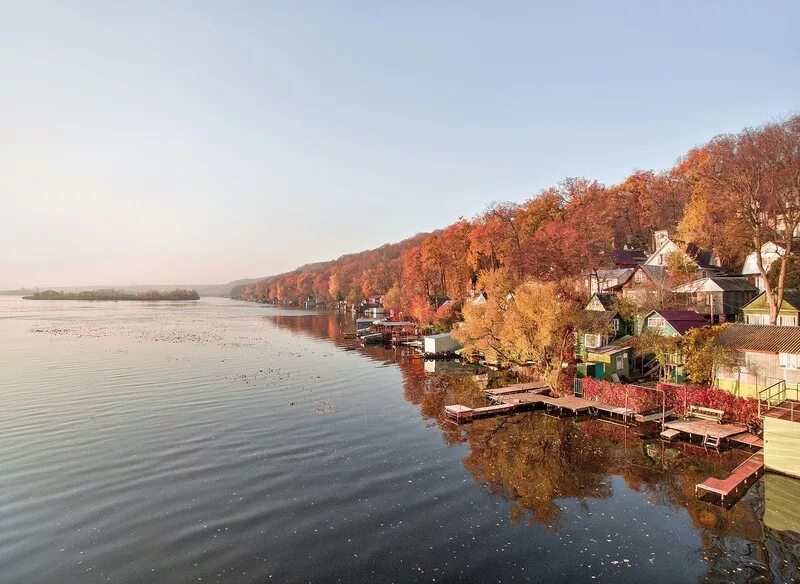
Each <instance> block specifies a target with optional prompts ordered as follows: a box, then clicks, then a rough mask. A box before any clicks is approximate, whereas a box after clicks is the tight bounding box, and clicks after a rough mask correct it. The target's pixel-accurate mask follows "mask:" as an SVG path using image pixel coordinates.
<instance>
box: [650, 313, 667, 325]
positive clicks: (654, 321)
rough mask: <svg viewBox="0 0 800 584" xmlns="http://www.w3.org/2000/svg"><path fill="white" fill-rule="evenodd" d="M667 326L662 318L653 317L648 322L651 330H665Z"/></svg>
mask: <svg viewBox="0 0 800 584" xmlns="http://www.w3.org/2000/svg"><path fill="white" fill-rule="evenodd" d="M665 324H666V322H665V321H664V319H663V318H661V317H660V316H651V317H650V318H649V319H648V320H647V326H649V327H650V328H664V325H665Z"/></svg>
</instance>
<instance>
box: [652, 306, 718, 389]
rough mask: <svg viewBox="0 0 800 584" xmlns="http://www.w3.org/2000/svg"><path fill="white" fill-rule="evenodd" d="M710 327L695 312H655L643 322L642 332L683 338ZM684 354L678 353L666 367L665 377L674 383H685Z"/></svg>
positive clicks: (669, 360) (703, 318)
mask: <svg viewBox="0 0 800 584" xmlns="http://www.w3.org/2000/svg"><path fill="white" fill-rule="evenodd" d="M707 325H708V320H706V318H705V317H704V316H703V315H702V314H698V313H697V312H695V311H693V310H660V311H657V310H653V311H651V312H649V313H648V314H647V315H646V316H645V317H644V319H643V320H642V330H641V332H642V333H644V332H645V331H654V332H657V333H658V334H660V335H664V336H668V337H682V336H683V335H684V334H686V333H687V332H688V331H689V330H691V329H693V328H701V327H704V326H707ZM684 364H685V359H684V356H683V353H681V352H680V351H676V352H675V353H673V354H672V355H670V356H669V359H668V361H667V363H666V364H665V365H664V377H665V378H666V379H667V380H669V381H671V382H673V383H683V382H684V380H685V377H686V376H685V374H684V372H683V366H684Z"/></svg>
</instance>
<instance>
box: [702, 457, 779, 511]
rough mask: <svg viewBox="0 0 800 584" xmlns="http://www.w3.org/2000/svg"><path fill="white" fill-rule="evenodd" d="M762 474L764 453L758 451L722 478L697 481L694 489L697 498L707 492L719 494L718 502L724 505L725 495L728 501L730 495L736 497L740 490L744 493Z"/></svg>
mask: <svg viewBox="0 0 800 584" xmlns="http://www.w3.org/2000/svg"><path fill="white" fill-rule="evenodd" d="M763 474H764V454H763V452H758V453H756V454H754V455H753V456H751V457H750V458H748V459H747V460H745V461H744V462H743V463H742V464H740V465H739V466H737V467H736V468H735V469H733V470H732V471H731V474H729V475H728V476H727V477H725V478H724V479H715V478H714V477H711V478H707V479H706V480H704V481H703V482H701V483H697V485H695V487H694V491H695V493H696V494H697V496H698V497H699V498H703V497H704V496H706V495H708V494H713V495H719V498H720V503H721V504H722V505H725V497H728V501H729V502H730V499H731V496H733V497H736V496H737V495H738V494H739V491H740V490H741V494H744V493H745V492H746V491H747V489H749V488H750V487H751V486H752V485H753V483H755V482H756V481H757V480H758V479H759V478H760V477H761V475H763Z"/></svg>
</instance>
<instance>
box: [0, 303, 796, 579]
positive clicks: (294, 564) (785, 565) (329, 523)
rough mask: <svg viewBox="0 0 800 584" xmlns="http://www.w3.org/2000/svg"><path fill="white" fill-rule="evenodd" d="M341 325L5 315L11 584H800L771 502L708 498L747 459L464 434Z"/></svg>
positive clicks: (5, 508) (502, 428)
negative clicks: (769, 512) (716, 480)
mask: <svg viewBox="0 0 800 584" xmlns="http://www.w3.org/2000/svg"><path fill="white" fill-rule="evenodd" d="M343 318H344V317H342V316H340V315H332V314H324V313H312V312H305V311H297V310H280V309H276V308H272V307H266V306H261V305H254V304H247V303H242V302H236V301H231V300H225V299H212V298H203V299H201V300H200V301H197V302H185V303H158V304H151V303H136V302H115V303H90V302H68V301H63V302H62V301H35V302H34V301H23V300H22V299H20V298H16V297H0V392H1V393H0V395H2V398H3V406H2V409H0V582H4V583H5V582H21V583H29V582H31V583H36V582H159V583H160V582H163V583H175V582H198V581H202V582H209V581H210V582H267V581H270V582H320V583H327V582H482V583H487V582H554V581H565V582H590V581H608V582H697V581H720V582H730V581H735V582H752V581H763V582H785V581H793V579H798V578H800V576H799V574H800V572H799V571H798V563H800V536H798V534H797V533H795V532H793V531H791V530H790V528H791V526H788V527H787V526H786V525H780V526H778V528H777V529H776V528H775V527H774V526H770V525H769V524H768V523H769V522H767V523H766V524H765V522H764V519H763V516H764V505H765V497H764V491H765V489H766V490H767V491H768V492H767V495H769V488H770V484H769V483H767V484H766V485H765V484H764V483H759V484H758V485H757V487H756V488H754V489H751V491H750V493H748V495H747V496H746V497H745V498H744V499H743V500H742V501H740V502H739V503H737V504H736V505H735V506H734V507H733V508H731V509H730V510H724V509H720V508H718V507H713V506H710V505H708V504H706V503H702V502H698V501H696V500H695V498H694V484H695V483H696V482H697V480H699V479H702V478H705V477H706V476H709V475H711V474H716V475H717V476H722V475H724V474H725V473H726V472H727V471H728V470H730V469H731V468H733V466H735V465H736V464H737V463H738V462H739V461H740V460H741V459H742V454H741V453H737V452H732V453H726V454H722V455H720V454H717V453H711V452H705V451H703V450H702V449H691V448H686V447H684V448H679V449H676V450H667V449H665V448H664V447H663V446H662V445H660V444H658V443H652V444H648V443H645V442H643V441H642V440H641V439H639V438H638V437H637V436H636V435H634V434H633V433H632V432H631V431H626V430H624V429H622V428H619V427H617V426H613V425H610V424H605V423H601V422H596V421H595V422H588V421H587V422H579V423H575V422H574V421H572V420H556V419H553V418H549V417H546V416H544V415H542V414H538V413H531V414H519V415H516V416H511V417H506V418H498V419H493V420H483V421H480V422H478V423H475V424H472V425H469V426H468V427H464V428H457V427H453V426H451V425H449V424H445V423H442V422H441V420H440V414H441V409H442V406H443V405H444V404H445V403H454V402H470V401H471V400H475V399H476V395H477V391H478V390H477V389H476V387H475V386H474V384H473V382H472V380H471V377H470V376H469V375H465V374H464V373H463V372H462V371H459V370H457V369H455V368H454V367H453V366H452V364H444V363H441V362H440V363H436V364H435V366H434V365H432V364H429V365H428V367H427V369H429V370H430V369H434V368H435V369H437V370H438V371H436V372H430V371H429V372H426V366H425V364H424V363H423V362H422V361H421V360H419V359H416V358H414V356H412V355H407V354H402V353H397V352H395V351H393V350H389V349H384V348H369V349H364V348H360V347H358V348H357V349H355V350H351V349H352V346H354V345H352V341H346V340H344V339H343V338H342V337H341V332H340V330H341V324H342V322H343ZM348 343H350V344H351V345H350V346H348ZM795 486H796V483H792V484H790V488H794V487H795ZM766 499H767V500H769V496H767V497H766Z"/></svg>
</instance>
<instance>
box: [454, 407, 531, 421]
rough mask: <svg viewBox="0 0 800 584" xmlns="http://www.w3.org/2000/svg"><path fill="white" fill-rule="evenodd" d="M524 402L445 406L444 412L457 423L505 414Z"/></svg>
mask: <svg viewBox="0 0 800 584" xmlns="http://www.w3.org/2000/svg"><path fill="white" fill-rule="evenodd" d="M522 405H524V404H495V405H491V406H483V407H480V408H470V407H467V406H462V405H460V404H457V405H452V406H445V407H444V412H445V415H446V416H447V418H448V419H449V420H451V421H453V422H455V423H456V424H461V423H463V422H469V421H470V420H474V419H476V418H488V417H490V416H496V415H498V414H505V413H508V412H511V411H513V410H516V409H519V408H520V407H521V406H522Z"/></svg>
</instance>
